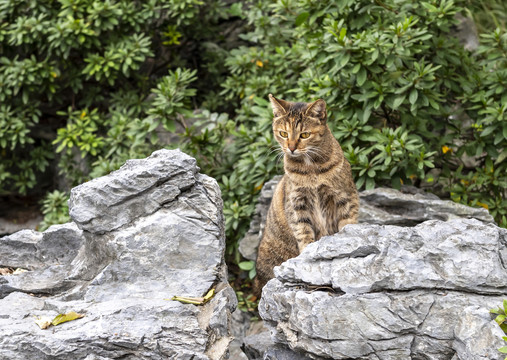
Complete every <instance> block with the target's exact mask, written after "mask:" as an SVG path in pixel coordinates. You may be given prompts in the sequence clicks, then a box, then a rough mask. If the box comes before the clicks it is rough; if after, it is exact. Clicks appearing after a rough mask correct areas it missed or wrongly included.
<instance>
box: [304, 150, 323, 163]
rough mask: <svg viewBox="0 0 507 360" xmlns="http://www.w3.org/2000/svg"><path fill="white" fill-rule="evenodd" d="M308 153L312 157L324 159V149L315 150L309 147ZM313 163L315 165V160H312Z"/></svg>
mask: <svg viewBox="0 0 507 360" xmlns="http://www.w3.org/2000/svg"><path fill="white" fill-rule="evenodd" d="M306 152H307V153H309V154H310V155H315V156H316V157H317V158H321V159H323V158H324V153H323V150H322V149H318V148H314V147H308V148H306ZM312 161H313V163H315V160H314V159H313V158H312Z"/></svg>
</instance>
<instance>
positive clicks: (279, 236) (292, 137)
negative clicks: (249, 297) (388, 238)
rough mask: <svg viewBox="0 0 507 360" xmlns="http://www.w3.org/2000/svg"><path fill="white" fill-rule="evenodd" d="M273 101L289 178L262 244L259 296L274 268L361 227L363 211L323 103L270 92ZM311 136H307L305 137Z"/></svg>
mask: <svg viewBox="0 0 507 360" xmlns="http://www.w3.org/2000/svg"><path fill="white" fill-rule="evenodd" d="M269 100H270V101H271V105H272V107H273V115H274V118H273V133H274V136H275V138H276V140H277V141H278V143H279V144H280V146H281V149H282V151H283V154H284V170H285V175H284V176H283V178H282V180H281V181H280V183H279V184H278V186H277V188H276V190H275V192H274V195H273V199H272V201H271V206H270V208H269V211H268V216H267V220H266V227H265V229H264V235H263V238H262V240H261V243H260V245H259V251H258V255H257V264H256V268H257V277H256V279H255V281H254V292H255V293H256V294H257V295H260V291H261V289H262V287H263V286H264V285H265V284H266V282H267V281H268V280H269V279H271V278H273V268H274V267H275V266H278V265H280V264H281V263H282V262H284V261H286V260H287V259H290V258H292V257H295V256H297V255H299V254H300V253H301V251H303V249H304V248H305V247H306V246H307V245H308V244H310V243H311V242H314V241H316V240H319V239H320V238H321V237H322V236H325V235H331V234H334V233H336V232H338V231H339V230H341V228H343V227H344V226H345V225H347V224H352V223H356V222H357V215H358V210H359V198H358V194H357V189H356V186H355V183H354V181H353V179H352V174H351V171H350V164H349V162H348V161H347V160H346V159H345V157H344V156H343V151H342V149H341V147H340V144H339V143H338V141H337V140H336V139H335V138H334V136H333V135H332V133H331V131H330V130H329V127H328V125H327V113H326V103H325V102H324V100H320V99H319V100H317V101H315V102H313V103H294V102H289V101H284V100H281V99H276V98H275V97H273V96H272V95H271V94H270V95H269ZM304 133H306V134H304ZM308 133H309V136H308V137H307V138H302V137H301V134H303V137H305V136H307V135H308Z"/></svg>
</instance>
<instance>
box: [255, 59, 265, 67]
mask: <svg viewBox="0 0 507 360" xmlns="http://www.w3.org/2000/svg"><path fill="white" fill-rule="evenodd" d="M255 65H257V66H258V67H263V66H264V64H263V63H262V61H260V60H257V61H256V62H255Z"/></svg>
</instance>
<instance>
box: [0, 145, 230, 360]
mask: <svg viewBox="0 0 507 360" xmlns="http://www.w3.org/2000/svg"><path fill="white" fill-rule="evenodd" d="M69 206H70V214H71V217H72V220H73V223H69V224H65V225H59V226H53V227H51V228H49V229H48V230H47V231H46V232H44V233H42V234H41V233H37V232H34V231H21V232H18V233H16V234H13V235H11V236H7V237H4V238H1V239H0V267H9V268H18V267H20V268H25V269H27V270H29V271H28V272H25V273H22V274H19V275H6V276H0V358H2V359H4V358H5V359H50V358H58V359H115V358H122V359H167V358H171V359H223V358H226V356H227V355H226V354H227V351H228V345H229V343H230V341H231V337H230V334H229V326H228V323H229V320H230V313H231V311H233V310H234V308H235V306H236V297H235V294H234V292H233V290H232V289H231V288H230V286H229V285H228V282H227V268H226V265H225V263H224V258H223V253H224V250H225V236H224V221H223V215H222V200H221V197H220V190H219V188H218V185H217V183H216V182H215V181H214V180H213V179H211V178H209V177H207V176H205V175H202V174H199V169H198V167H197V166H196V163H195V160H194V159H192V158H191V157H189V156H187V155H185V154H183V153H182V152H180V151H176V150H175V151H169V150H161V151H157V152H155V153H153V154H152V155H151V156H150V157H148V158H147V159H144V160H130V161H127V163H126V164H125V165H124V166H123V167H122V168H121V169H120V170H118V171H116V172H113V173H111V174H110V175H107V176H104V177H102V178H98V179H95V180H92V181H90V182H87V183H85V184H82V185H80V186H78V187H76V188H74V189H73V190H72V193H71V200H70V203H69ZM211 288H215V289H216V295H215V296H214V297H213V298H212V300H211V301H209V302H208V303H207V304H205V305H204V306H196V305H191V304H182V303H180V302H176V301H168V299H170V298H171V297H172V296H174V295H179V296H191V297H201V296H203V295H204V294H206V293H207V291H208V290H209V289H211ZM69 311H76V312H78V313H83V314H84V315H85V317H84V318H82V319H78V320H75V321H72V322H68V323H64V324H61V325H59V326H56V327H51V328H50V329H48V330H41V329H39V327H38V326H37V325H36V324H35V322H34V316H49V317H51V318H52V317H54V316H56V315H57V314H58V313H66V312H69Z"/></svg>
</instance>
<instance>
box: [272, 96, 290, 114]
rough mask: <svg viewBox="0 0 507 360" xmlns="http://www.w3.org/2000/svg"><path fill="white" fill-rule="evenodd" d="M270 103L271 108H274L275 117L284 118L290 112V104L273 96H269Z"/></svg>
mask: <svg viewBox="0 0 507 360" xmlns="http://www.w3.org/2000/svg"><path fill="white" fill-rule="evenodd" d="M269 101H270V102H271V106H272V107H273V115H274V116H275V117H277V116H282V115H285V114H286V113H287V111H289V102H288V101H285V100H282V99H277V98H275V97H274V96H273V95H271V94H269Z"/></svg>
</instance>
